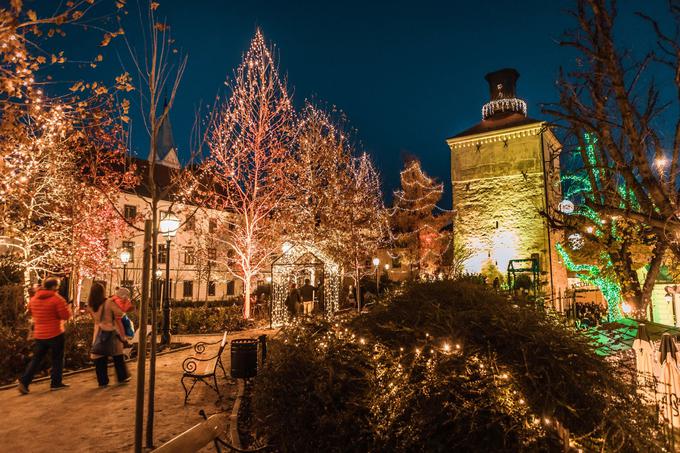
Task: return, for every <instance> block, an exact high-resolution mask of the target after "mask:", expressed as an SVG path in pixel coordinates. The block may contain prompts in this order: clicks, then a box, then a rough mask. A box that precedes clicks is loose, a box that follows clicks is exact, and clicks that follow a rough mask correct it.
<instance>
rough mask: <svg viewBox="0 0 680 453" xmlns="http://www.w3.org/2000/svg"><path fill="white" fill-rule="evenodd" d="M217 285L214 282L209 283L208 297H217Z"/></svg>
mask: <svg viewBox="0 0 680 453" xmlns="http://www.w3.org/2000/svg"><path fill="white" fill-rule="evenodd" d="M216 286H217V285H215V282H214V281H210V282H208V296H214V295H215V287H216Z"/></svg>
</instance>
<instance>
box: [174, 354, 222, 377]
mask: <svg viewBox="0 0 680 453" xmlns="http://www.w3.org/2000/svg"><path fill="white" fill-rule="evenodd" d="M219 357H220V356H219V355H214V356H212V357H206V358H200V357H187V358H186V359H184V362H182V370H184V372H185V373H193V372H194V371H196V367H197V366H198V362H211V361H213V360H216V359H219Z"/></svg>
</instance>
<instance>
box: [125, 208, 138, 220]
mask: <svg viewBox="0 0 680 453" xmlns="http://www.w3.org/2000/svg"><path fill="white" fill-rule="evenodd" d="M123 216H125V220H134V219H135V218H136V217H137V206H134V205H131V204H126V205H125V207H124V208H123Z"/></svg>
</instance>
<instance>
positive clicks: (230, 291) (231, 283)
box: [227, 280, 235, 296]
mask: <svg viewBox="0 0 680 453" xmlns="http://www.w3.org/2000/svg"><path fill="white" fill-rule="evenodd" d="M234 286H235V285H234V280H231V281H228V282H227V296H233V295H234Z"/></svg>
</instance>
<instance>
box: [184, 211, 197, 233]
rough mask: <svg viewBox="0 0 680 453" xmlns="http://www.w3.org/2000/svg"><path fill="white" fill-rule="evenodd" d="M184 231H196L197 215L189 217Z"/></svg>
mask: <svg viewBox="0 0 680 453" xmlns="http://www.w3.org/2000/svg"><path fill="white" fill-rule="evenodd" d="M184 229H185V230H186V231H194V230H195V229H196V215H195V214H192V215H191V216H189V217H187V220H186V222H185V223H184Z"/></svg>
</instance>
